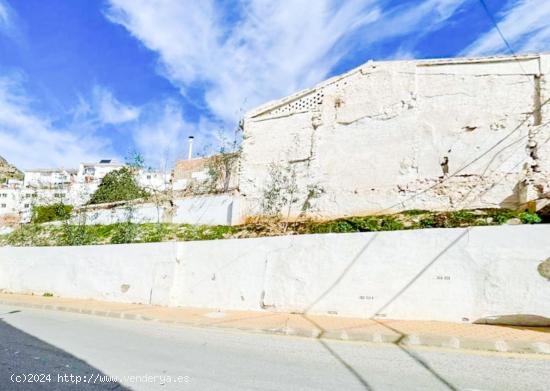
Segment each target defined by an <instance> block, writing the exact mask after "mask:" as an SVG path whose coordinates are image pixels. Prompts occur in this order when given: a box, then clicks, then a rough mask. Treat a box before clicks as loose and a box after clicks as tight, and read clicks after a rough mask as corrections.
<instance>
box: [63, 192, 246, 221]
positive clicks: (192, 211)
mask: <svg viewBox="0 0 550 391" xmlns="http://www.w3.org/2000/svg"><path fill="white" fill-rule="evenodd" d="M234 211H235V213H234ZM83 214H84V215H85V218H86V223H87V224H92V225H96V224H116V223H124V222H127V221H129V220H131V221H132V222H133V223H136V224H141V223H157V222H159V221H160V222H164V223H177V224H204V225H232V224H236V222H237V221H238V219H239V215H238V197H236V196H234V195H231V194H220V195H204V196H197V197H187V198H181V199H178V200H175V201H174V205H173V206H170V205H168V204H164V203H163V204H160V205H157V204H155V203H144V204H135V205H132V207H131V209H129V208H128V206H125V205H120V206H112V205H105V206H101V205H98V206H95V207H93V208H92V207H87V208H85V209H84V211H83ZM79 218H81V217H80V216H76V215H75V216H74V217H73V220H74V221H75V222H76V221H78V219H79Z"/></svg>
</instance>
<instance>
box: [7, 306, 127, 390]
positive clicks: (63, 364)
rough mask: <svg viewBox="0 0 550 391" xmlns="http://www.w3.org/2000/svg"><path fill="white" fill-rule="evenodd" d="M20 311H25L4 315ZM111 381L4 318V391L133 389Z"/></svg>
mask: <svg viewBox="0 0 550 391" xmlns="http://www.w3.org/2000/svg"><path fill="white" fill-rule="evenodd" d="M17 312H21V311H11V312H8V313H3V314H0V315H1V316H3V317H5V316H6V315H11V314H13V313H17ZM48 375H49V377H48ZM65 375H66V376H65ZM71 375H72V376H73V378H72V379H73V381H72V382H71V381H70V378H71ZM25 378H26V381H25V380H24V379H25ZM48 379H49V380H48ZM77 379H78V380H79V382H78V384H77V383H76V380H77ZM109 380H112V379H111V378H109V376H108V375H106V374H104V373H103V372H101V371H99V370H98V369H96V368H94V367H92V366H91V365H89V364H88V363H86V362H85V361H83V360H81V359H79V358H77V357H75V356H73V355H71V354H69V353H67V352H65V351H64V350H61V349H59V348H57V347H55V346H53V345H50V344H48V343H46V342H44V341H42V340H40V339H38V338H35V337H33V336H32V335H29V334H27V333H25V332H23V331H21V330H19V329H17V328H15V327H13V326H11V325H10V324H8V323H6V322H5V321H4V320H3V318H0V390H2V391H3V390H37V389H47V390H81V389H85V390H88V389H92V390H129V388H126V387H124V386H122V385H121V384H120V383H118V382H114V381H113V382H111V381H109ZM94 381H95V383H94Z"/></svg>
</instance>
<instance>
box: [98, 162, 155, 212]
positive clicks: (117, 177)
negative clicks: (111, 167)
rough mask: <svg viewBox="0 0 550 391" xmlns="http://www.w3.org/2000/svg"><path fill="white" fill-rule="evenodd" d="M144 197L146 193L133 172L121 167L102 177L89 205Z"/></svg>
mask: <svg viewBox="0 0 550 391" xmlns="http://www.w3.org/2000/svg"><path fill="white" fill-rule="evenodd" d="M146 196H147V192H146V191H145V190H144V189H143V188H141V187H140V186H139V185H138V183H137V181H136V178H135V177H134V173H133V170H132V169H131V168H128V167H123V168H121V169H119V170H116V171H111V172H110V173H108V174H107V175H105V177H103V180H102V181H101V183H100V184H99V187H98V188H97V190H96V191H95V193H94V194H93V195H92V197H91V199H90V201H89V204H91V205H92V204H101V203H105V202H116V201H130V200H135V199H137V198H142V197H146Z"/></svg>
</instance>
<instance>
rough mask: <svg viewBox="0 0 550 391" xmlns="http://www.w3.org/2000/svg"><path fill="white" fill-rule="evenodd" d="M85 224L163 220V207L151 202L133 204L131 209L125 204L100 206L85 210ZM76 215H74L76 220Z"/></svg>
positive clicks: (155, 221) (139, 222)
mask: <svg viewBox="0 0 550 391" xmlns="http://www.w3.org/2000/svg"><path fill="white" fill-rule="evenodd" d="M84 214H85V216H86V224H91V225H99V224H102V225H103V224H116V223H124V222H127V221H129V220H131V221H132V222H133V223H136V224H141V223H157V222H159V221H160V222H162V221H163V216H164V208H163V207H162V206H158V207H157V205H155V204H153V203H147V204H139V205H134V206H133V207H132V208H131V209H129V208H128V207H125V206H117V207H105V208H102V207H100V206H98V207H96V208H94V209H90V210H86V211H85V212H84ZM78 218H79V217H77V216H75V217H74V220H75V221H78Z"/></svg>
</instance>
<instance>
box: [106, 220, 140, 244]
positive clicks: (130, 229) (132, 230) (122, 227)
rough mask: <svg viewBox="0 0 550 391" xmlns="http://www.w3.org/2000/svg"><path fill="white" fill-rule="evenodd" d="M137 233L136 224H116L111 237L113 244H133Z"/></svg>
mask: <svg viewBox="0 0 550 391" xmlns="http://www.w3.org/2000/svg"><path fill="white" fill-rule="evenodd" d="M137 233H138V229H137V225H136V224H134V223H131V222H126V223H120V224H114V229H113V233H112V235H111V243H113V244H122V243H132V242H133V241H134V240H135V239H136V237H137Z"/></svg>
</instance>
